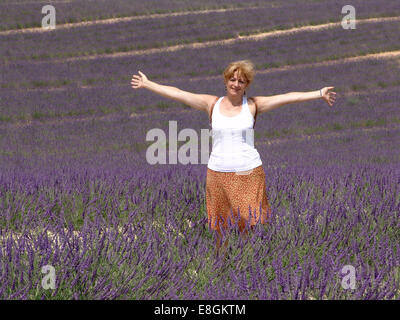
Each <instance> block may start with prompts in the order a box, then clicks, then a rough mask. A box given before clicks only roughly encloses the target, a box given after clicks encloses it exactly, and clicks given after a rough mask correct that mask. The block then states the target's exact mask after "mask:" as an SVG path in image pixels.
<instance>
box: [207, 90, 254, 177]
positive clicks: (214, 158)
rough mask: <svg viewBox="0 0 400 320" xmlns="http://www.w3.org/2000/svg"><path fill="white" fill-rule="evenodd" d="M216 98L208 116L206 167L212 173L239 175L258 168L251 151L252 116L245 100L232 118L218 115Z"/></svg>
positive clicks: (219, 100) (218, 107)
mask: <svg viewBox="0 0 400 320" xmlns="http://www.w3.org/2000/svg"><path fill="white" fill-rule="evenodd" d="M223 98H224V97H220V98H219V99H218V101H217V102H216V103H215V106H214V108H213V110H212V114H211V119H212V123H211V128H212V130H211V133H212V151H211V154H210V158H209V160H208V165H207V167H208V168H209V169H211V170H214V171H221V172H240V171H247V170H250V169H254V168H256V167H258V166H260V165H262V162H261V158H260V154H259V153H258V151H257V150H256V149H255V148H254V130H253V126H254V117H253V115H252V114H251V112H250V109H249V105H248V103H247V97H246V96H243V101H242V110H241V112H240V113H239V114H238V115H236V116H233V117H228V116H224V115H223V114H221V112H220V103H221V100H222V99H223Z"/></svg>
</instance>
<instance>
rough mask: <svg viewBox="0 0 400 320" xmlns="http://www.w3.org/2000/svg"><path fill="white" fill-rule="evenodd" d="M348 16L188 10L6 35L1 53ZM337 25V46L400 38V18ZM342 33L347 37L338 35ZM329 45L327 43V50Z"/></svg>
mask: <svg viewBox="0 0 400 320" xmlns="http://www.w3.org/2000/svg"><path fill="white" fill-rule="evenodd" d="M362 8H364V6H363V7H362ZM380 8H381V9H382V10H385V12H387V13H391V16H396V14H397V15H398V14H399V13H400V3H398V8H387V7H385V6H382V7H380ZM286 10H287V11H288V12H289V13H290V14H285V15H282V14H281V13H282V11H286ZM380 14H382V13H381V12H380V11H377V12H375V11H373V10H371V11H369V13H368V15H366V17H367V18H371V17H375V16H379V15H380ZM342 17H343V15H342V13H341V6H340V5H339V4H338V3H334V4H332V3H329V5H328V6H324V5H323V4H321V3H318V4H315V3H313V4H309V5H308V7H306V8H305V10H304V11H303V10H301V11H299V10H293V5H292V4H289V5H288V4H285V5H282V6H279V7H275V8H270V7H269V6H267V7H261V8H244V9H241V10H237V9H233V10H232V11H223V12H221V11H217V12H213V11H211V12H210V13H201V14H195V13H189V14H187V13H184V14H181V15H177V16H171V17H158V18H146V17H143V18H140V19H134V20H132V21H126V22H125V21H124V22H118V23H113V24H111V25H110V24H109V23H107V24H96V25H87V26H81V27H75V28H68V29H56V30H54V31H50V32H44V33H43V32H35V33H28V34H26V33H13V34H3V35H1V34H0V41H1V42H2V43H7V47H5V48H3V50H2V52H1V53H2V54H1V58H2V60H3V62H5V61H8V62H9V61H13V60H22V59H35V60H38V59H47V58H63V57H74V56H85V55H94V54H102V53H116V52H126V51H130V50H138V49H145V48H157V47H165V46H169V45H176V44H186V43H191V42H198V41H200V42H204V41H210V40H220V39H228V38H232V37H236V36H237V35H238V34H240V35H246V34H256V33H260V32H265V31H271V30H275V29H290V28H292V27H298V26H302V25H313V24H321V23H326V22H340V21H341V19H342ZM357 18H358V19H363V15H362V14H359V15H358V16H357ZM361 21H362V20H359V21H358V22H359V23H361ZM238 30H240V32H238ZM334 30H335V31H334V32H333V33H332V34H329V38H331V39H332V40H336V41H334V42H333V43H331V44H330V45H331V46H333V45H336V46H337V44H336V42H339V45H345V44H346V43H354V42H358V41H360V40H363V42H364V41H365V44H366V46H369V47H373V46H374V45H375V42H376V41H377V40H378V39H377V38H382V37H384V35H387V34H390V35H392V37H390V38H389V39H388V40H389V43H387V44H386V45H387V46H390V45H394V44H395V43H398V42H399V41H398V38H396V37H397V34H398V23H397V24H396V23H390V22H380V23H374V24H367V25H362V24H359V25H357V29H356V30H357V32H354V31H355V30H353V31H352V32H351V31H350V32H347V34H344V33H343V32H344V30H343V29H342V27H341V26H339V27H338V28H336V29H334ZM339 32H340V33H341V37H338V34H339ZM321 34H322V33H318V34H316V35H314V36H312V37H310V34H309V33H305V34H304V35H303V36H299V37H296V41H295V43H292V44H290V46H289V48H288V47H287V46H285V47H286V48H287V49H288V51H291V50H290V47H295V46H296V47H297V46H298V44H299V43H303V42H304V41H310V42H311V43H319V42H320V41H321V40H322V39H321ZM365 34H368V35H370V36H372V35H375V37H374V38H372V39H368V42H367V40H366V39H365ZM309 37H310V38H309ZM393 37H394V38H393ZM329 38H326V35H325V34H324V42H325V43H327V44H329V43H330V42H331V39H329ZM386 39H387V38H386ZM275 40H276V39H272V40H269V41H267V42H266V43H263V44H262V45H261V47H262V48H264V47H266V48H268V50H271V52H273V50H274V48H279V47H280V43H276V44H274V41H275ZM282 40H284V38H283V39H281V41H282ZM304 43H308V42H304ZM39 44H40V45H39ZM342 48H343V47H342ZM327 49H328V48H324V50H327ZM343 49H345V48H343ZM365 49H366V48H365ZM3 51H4V52H3Z"/></svg>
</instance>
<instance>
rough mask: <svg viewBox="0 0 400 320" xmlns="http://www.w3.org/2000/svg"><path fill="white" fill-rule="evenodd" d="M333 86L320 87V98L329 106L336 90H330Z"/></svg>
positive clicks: (332, 101) (334, 97) (333, 99)
mask: <svg viewBox="0 0 400 320" xmlns="http://www.w3.org/2000/svg"><path fill="white" fill-rule="evenodd" d="M334 88H335V87H325V88H322V89H321V93H322V99H324V100H325V101H326V102H327V103H328V104H329V105H330V106H331V107H332V106H333V103H334V102H335V100H336V92H333V91H331V90H332V89H334Z"/></svg>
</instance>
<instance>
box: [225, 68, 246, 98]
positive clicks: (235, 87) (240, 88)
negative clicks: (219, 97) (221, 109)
mask: <svg viewBox="0 0 400 320" xmlns="http://www.w3.org/2000/svg"><path fill="white" fill-rule="evenodd" d="M246 87H247V81H246V79H245V78H244V77H239V76H238V71H235V72H234V74H233V75H232V76H231V77H230V78H229V79H228V82H227V83H226V91H227V93H229V94H231V95H232V96H242V95H244V91H245V90H246Z"/></svg>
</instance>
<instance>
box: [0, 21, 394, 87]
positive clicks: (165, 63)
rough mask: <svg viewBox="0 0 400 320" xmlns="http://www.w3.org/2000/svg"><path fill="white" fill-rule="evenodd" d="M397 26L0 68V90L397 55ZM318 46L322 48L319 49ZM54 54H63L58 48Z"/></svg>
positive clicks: (366, 25)
mask: <svg viewBox="0 0 400 320" xmlns="http://www.w3.org/2000/svg"><path fill="white" fill-rule="evenodd" d="M399 25H400V24H399V22H398V21H386V22H373V23H364V24H362V23H360V24H359V25H358V28H357V29H355V30H344V29H343V28H342V27H340V26H337V27H334V28H330V29H328V30H325V29H323V30H318V31H315V30H314V31H304V30H303V31H301V32H298V33H295V34H285V35H273V36H270V37H267V38H264V39H258V40H246V39H240V40H236V41H235V42H234V43H230V44H224V45H220V44H219V43H215V44H213V45H211V46H206V47H201V48H190V47H188V48H182V49H180V50H177V51H171V52H169V51H168V50H167V49H163V50H162V51H161V52H151V53H145V54H131V55H127V56H122V57H108V58H97V59H93V58H91V59H88V58H85V57H82V58H80V59H75V60H69V61H65V60H60V61H57V60H54V61H36V62H32V61H26V62H24V61H20V62H10V63H7V64H5V65H3V66H2V67H1V68H2V75H3V77H2V79H1V80H0V81H1V82H0V88H4V89H12V88H21V89H24V90H25V89H26V88H47V87H50V88H51V87H74V86H76V85H104V84H106V85H107V86H109V85H110V82H111V83H118V84H121V83H129V79H130V77H131V73H134V72H137V69H141V70H142V71H143V72H145V73H146V74H148V75H149V76H151V77H152V78H153V79H163V80H174V79H176V78H186V79H187V78H192V77H201V76H215V75H220V74H221V73H222V71H223V69H224V68H225V66H226V65H227V64H228V63H230V62H231V61H234V60H239V59H243V58H249V59H251V60H252V61H253V62H254V63H255V64H256V67H257V69H258V70H263V69H268V68H271V67H278V66H285V65H288V64H290V65H294V64H299V63H315V62H320V61H326V60H337V59H340V58H345V57H352V56H360V55H365V54H369V53H377V52H382V51H393V50H399V43H400V39H399V32H398V30H399ZM62 39H63V38H61V41H62ZM321 43H323V45H319V44H321ZM355 44H357V45H355ZM23 45H24V44H23ZM35 47H36V48H38V47H37V46H35ZM39 47H40V46H39ZM40 48H42V47H40ZM52 48H53V47H52V46H50V47H49V48H47V47H46V48H42V49H39V50H49V51H51V50H53V49H52ZM54 48H55V49H54V50H64V46H60V47H57V46H54ZM34 50H36V49H34ZM24 52H29V51H28V50H24ZM193 61H195V62H196V63H193ZM129 70H130V71H129Z"/></svg>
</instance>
